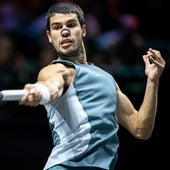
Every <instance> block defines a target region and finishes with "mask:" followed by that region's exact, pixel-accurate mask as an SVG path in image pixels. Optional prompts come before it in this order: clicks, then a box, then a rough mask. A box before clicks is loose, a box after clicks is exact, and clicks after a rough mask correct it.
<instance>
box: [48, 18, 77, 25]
mask: <svg viewBox="0 0 170 170" xmlns="http://www.w3.org/2000/svg"><path fill="white" fill-rule="evenodd" d="M69 22H77V20H75V19H70V20H68V21H66V23H69ZM56 24H61V22H53V23H52V24H51V26H53V25H56Z"/></svg>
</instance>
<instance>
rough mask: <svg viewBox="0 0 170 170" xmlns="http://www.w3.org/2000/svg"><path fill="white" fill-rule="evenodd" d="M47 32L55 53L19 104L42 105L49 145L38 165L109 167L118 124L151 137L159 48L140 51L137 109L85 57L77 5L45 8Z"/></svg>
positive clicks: (63, 169)
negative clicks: (141, 83)
mask: <svg viewBox="0 0 170 170" xmlns="http://www.w3.org/2000/svg"><path fill="white" fill-rule="evenodd" d="M46 19H47V20H46V21H47V36H48V39H49V42H50V43H51V44H52V45H53V46H54V48H55V50H56V51H57V54H58V56H56V60H54V61H52V62H51V64H49V65H48V66H46V67H44V68H43V69H42V70H40V72H39V74H38V78H37V82H36V83H35V84H30V83H28V84H26V85H25V87H24V89H25V90H27V91H28V93H26V94H25V95H23V97H22V98H21V99H20V100H19V104H20V105H26V106H37V105H39V104H42V105H44V107H45V108H46V110H47V116H48V119H49V126H50V129H51V132H52V137H53V143H54V148H53V149H52V151H51V154H50V155H49V158H48V160H47V162H46V164H45V166H44V170H113V169H114V167H115V164H116V161H117V156H118V148H119V139H118V136H117V132H118V130H119V124H120V125H122V126H123V127H124V128H126V129H127V130H128V131H129V132H130V133H131V134H132V135H133V136H134V137H135V138H138V139H141V140H147V139H149V138H150V137H151V134H152V131H153V128H154V123H155V117H156V112H157V100H158V99H157V98H158V86H159V79H160V76H161V74H162V71H163V70H164V67H165V61H164V59H163V58H162V56H161V53H160V51H158V50H155V49H152V48H149V49H148V51H147V52H146V54H144V55H143V61H144V64H145V73H146V77H147V80H146V90H145V94H144V99H143V102H142V103H141V107H140V108H139V110H136V109H135V108H134V106H133V104H132V103H131V101H130V100H129V99H128V97H127V96H126V95H125V94H124V93H123V92H122V91H121V90H120V88H119V86H118V84H117V82H116V80H115V79H114V78H113V76H112V75H110V74H108V73H107V72H105V71H104V70H102V69H101V68H99V67H97V66H95V65H94V64H93V63H90V62H88V61H87V56H86V49H85V47H84V42H83V38H84V37H85V36H86V25H85V19H84V14H83V11H82V9H81V8H80V7H79V6H78V5H76V4H74V3H71V2H60V3H55V4H54V5H52V6H51V7H50V8H49V10H48V12H47V18H46Z"/></svg>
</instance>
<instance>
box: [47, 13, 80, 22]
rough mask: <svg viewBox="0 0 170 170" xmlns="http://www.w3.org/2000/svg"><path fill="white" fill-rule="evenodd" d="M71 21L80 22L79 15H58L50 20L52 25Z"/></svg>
mask: <svg viewBox="0 0 170 170" xmlns="http://www.w3.org/2000/svg"><path fill="white" fill-rule="evenodd" d="M70 20H75V21H77V22H79V21H78V17H77V14H75V13H66V14H62V13H56V14H54V15H53V16H51V18H50V22H51V23H65V22H67V21H70Z"/></svg>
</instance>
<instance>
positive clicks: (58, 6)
mask: <svg viewBox="0 0 170 170" xmlns="http://www.w3.org/2000/svg"><path fill="white" fill-rule="evenodd" d="M56 13H62V14H67V13H75V14H77V17H78V20H79V22H80V25H81V26H82V25H83V24H85V18H84V12H83V10H82V9H81V8H80V7H79V6H78V5H76V4H75V3H73V2H59V3H55V4H54V5H52V6H51V7H50V8H49V9H48V11H47V14H46V28H47V30H50V17H51V16H53V15H54V14H56Z"/></svg>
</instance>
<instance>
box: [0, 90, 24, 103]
mask: <svg viewBox="0 0 170 170" xmlns="http://www.w3.org/2000/svg"><path fill="white" fill-rule="evenodd" d="M26 93H27V91H26V90H2V91H0V101H17V100H19V99H20V98H21V97H22V96H23V95H24V94H26Z"/></svg>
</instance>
